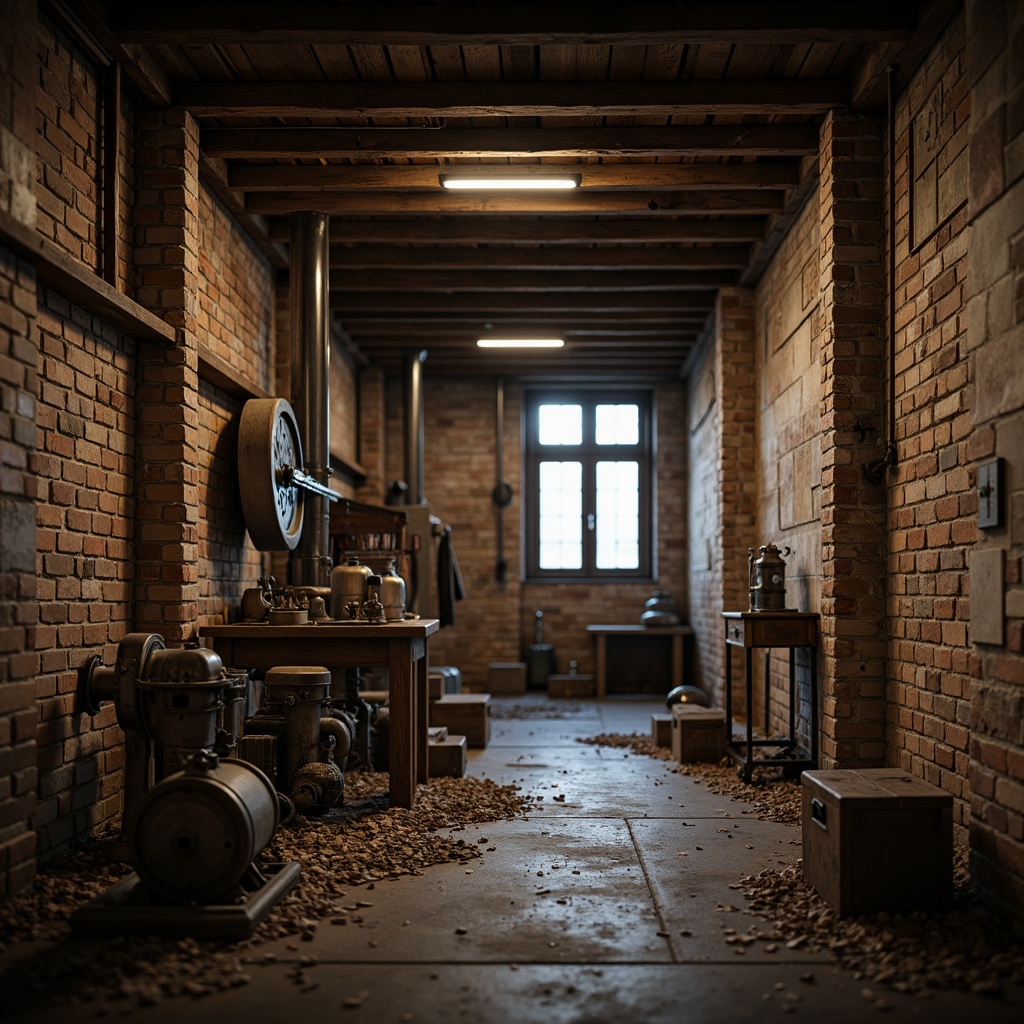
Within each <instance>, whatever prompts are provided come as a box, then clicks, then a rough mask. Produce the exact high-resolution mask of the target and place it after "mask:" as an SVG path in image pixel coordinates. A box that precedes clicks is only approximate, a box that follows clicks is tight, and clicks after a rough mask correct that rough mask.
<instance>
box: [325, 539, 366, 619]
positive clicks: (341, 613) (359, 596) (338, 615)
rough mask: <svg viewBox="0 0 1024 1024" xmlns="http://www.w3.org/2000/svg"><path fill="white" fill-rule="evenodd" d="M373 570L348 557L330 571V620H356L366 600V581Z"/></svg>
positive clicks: (352, 557) (354, 557)
mask: <svg viewBox="0 0 1024 1024" xmlns="http://www.w3.org/2000/svg"><path fill="white" fill-rule="evenodd" d="M372 573H373V570H371V569H370V568H369V566H366V565H363V564H362V563H361V562H360V561H359V559H358V558H357V557H356V556H355V555H350V556H349V557H348V560H347V561H346V562H345V563H344V564H343V565H336V566H335V567H334V568H333V569H332V570H331V618H332V619H358V618H359V617H360V616H361V614H362V608H363V602H364V601H365V600H366V579H367V577H368V576H371V575H372Z"/></svg>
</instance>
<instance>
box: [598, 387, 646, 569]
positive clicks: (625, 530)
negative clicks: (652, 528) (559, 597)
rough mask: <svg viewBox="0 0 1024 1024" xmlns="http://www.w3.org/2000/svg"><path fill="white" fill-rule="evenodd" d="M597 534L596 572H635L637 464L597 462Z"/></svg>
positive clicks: (637, 549) (637, 552)
mask: <svg viewBox="0 0 1024 1024" xmlns="http://www.w3.org/2000/svg"><path fill="white" fill-rule="evenodd" d="M634 408H635V407H634ZM596 534H597V537H596V544H597V551H596V565H597V568H598V569H636V568H638V567H639V565H640V466H639V463H636V462H599V463H598V464H597V528H596Z"/></svg>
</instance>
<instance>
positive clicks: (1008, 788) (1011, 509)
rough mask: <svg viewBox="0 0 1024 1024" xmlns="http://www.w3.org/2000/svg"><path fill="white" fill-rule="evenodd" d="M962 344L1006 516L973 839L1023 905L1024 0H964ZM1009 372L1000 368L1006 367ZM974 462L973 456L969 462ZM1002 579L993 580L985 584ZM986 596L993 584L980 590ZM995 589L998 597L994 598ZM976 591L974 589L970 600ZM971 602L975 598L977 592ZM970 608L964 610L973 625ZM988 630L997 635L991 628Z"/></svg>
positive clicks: (982, 547)
mask: <svg viewBox="0 0 1024 1024" xmlns="http://www.w3.org/2000/svg"><path fill="white" fill-rule="evenodd" d="M966 11H967V55H968V74H969V81H970V87H971V90H972V98H971V101H972V109H971V124H970V127H969V131H970V141H969V175H968V180H969V216H970V222H971V236H970V242H971V245H970V255H969V264H968V273H967V278H966V290H967V312H968V346H969V349H970V355H969V360H970V368H971V378H972V380H973V381H974V384H975V389H974V395H975V401H974V404H973V407H972V409H971V415H972V426H973V430H972V434H971V438H970V442H969V445H968V452H967V455H968V458H969V459H970V460H971V462H972V463H977V462H979V461H982V460H987V459H990V458H992V457H993V456H999V457H1001V458H1003V459H1004V461H1005V475H1004V483H1005V489H1006V491H1007V492H1008V493H1007V494H1006V495H1005V496H1004V505H1003V509H1004V516H1005V519H1004V522H1005V524H1006V525H1005V526H1003V527H1000V528H995V529H985V530H979V531H978V539H977V544H976V546H975V548H974V551H973V552H972V555H974V556H980V555H982V553H984V554H985V556H986V557H991V553H992V552H1001V555H997V557H999V558H1001V560H1002V563H1003V581H1002V592H1001V593H997V594H996V595H995V601H996V602H997V603H998V604H999V605H1001V608H1000V609H999V610H1000V611H1001V613H1002V614H1001V615H997V619H998V618H1001V619H1002V623H1001V625H1002V633H1003V639H1002V642H1001V643H999V642H981V641H980V640H979V639H976V640H975V642H974V654H973V657H972V659H971V665H970V668H971V675H972V687H971V730H972V734H971V750H970V756H971V763H970V788H971V845H972V851H973V857H972V865H973V869H974V876H975V878H976V880H977V881H978V883H979V884H980V885H981V886H982V888H983V889H984V890H985V891H986V892H987V893H989V895H990V896H991V897H992V899H994V900H998V901H1002V902H1005V903H1007V904H1009V905H1010V906H1011V907H1014V908H1015V909H1016V911H1017V913H1018V914H1020V913H1021V908H1022V907H1024V642H1022V632H1024V581H1022V578H1021V575H1022V571H1024V374H1022V373H1021V372H1020V366H1021V349H1022V342H1024V145H1022V143H1024V131H1022V129H1024V60H1022V57H1024V52H1022V47H1024V8H1022V7H1021V5H1020V4H1017V3H1013V2H985V3H982V2H978V0H969V2H968V3H967V5H966ZM1011 367H1012V368H1014V369H1015V372H1008V370H1009V369H1010V368H1011ZM973 468H974V467H973V466H972V469H973ZM992 585H993V586H994V587H995V588H996V590H997V591H998V589H999V582H998V580H996V581H994V583H993V584H992ZM986 596H987V598H988V601H989V603H990V607H991V602H992V600H993V595H991V594H989V595H986ZM1000 599H1001V600H1000ZM976 601H978V596H977V595H972V602H976ZM979 603H980V602H979ZM973 628H974V619H973V617H972V629H973ZM989 639H994V638H992V637H989Z"/></svg>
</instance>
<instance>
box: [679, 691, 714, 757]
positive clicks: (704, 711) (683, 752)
mask: <svg viewBox="0 0 1024 1024" xmlns="http://www.w3.org/2000/svg"><path fill="white" fill-rule="evenodd" d="M724 756H725V712H724V711H722V710H721V709H720V708H704V707H700V706H699V705H697V704H674V705H673V706H672V759H673V760H675V761H678V762H679V763H680V764H690V763H692V762H695V761H700V762H704V763H708V764H718V762H719V761H721V760H722V758H723V757H724Z"/></svg>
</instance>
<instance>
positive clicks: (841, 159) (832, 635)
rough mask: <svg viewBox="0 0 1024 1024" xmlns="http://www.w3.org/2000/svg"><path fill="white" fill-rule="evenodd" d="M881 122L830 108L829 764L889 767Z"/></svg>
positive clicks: (822, 203) (826, 338)
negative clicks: (877, 435)
mask: <svg viewBox="0 0 1024 1024" xmlns="http://www.w3.org/2000/svg"><path fill="white" fill-rule="evenodd" d="M880 129H881V125H880V123H879V122H878V121H877V120H876V119H873V118H869V117H857V116H852V115H845V114H838V113H836V112H835V111H833V112H832V113H830V114H829V115H828V116H827V117H826V118H825V121H824V123H823V124H822V128H821V148H820V168H821V184H820V187H819V215H820V218H821V227H820V235H819V245H820V254H821V264H820V273H821V315H822V349H821V375H822V376H821V379H822V406H821V431H822V433H821V522H822V544H823V549H822V593H821V664H822V714H821V724H822V730H821V731H822V737H821V754H822V762H823V764H824V765H826V766H838V767H847V768H853V767H856V766H858V765H873V764H874V765H877V764H882V763H884V761H885V710H886V709H885V656H886V629H887V623H886V617H885V612H886V605H885V597H886V577H885V542H886V533H885V489H884V488H883V487H881V486H875V485H873V484H871V483H870V482H869V481H868V479H867V478H866V477H865V476H864V471H863V468H862V467H863V464H864V463H865V462H867V461H868V460H869V459H870V458H871V457H872V456H875V455H877V452H878V445H877V442H876V443H873V444H870V443H866V439H865V440H864V441H862V440H861V433H860V431H859V430H858V429H857V424H858V422H859V423H861V424H865V423H868V424H875V425H876V427H877V428H878V429H880V428H881V420H882V415H883V408H884V406H883V401H884V381H885V363H884V346H883V338H884V326H885V325H884V310H885V301H884V296H885V291H884V283H883V276H882V274H883V252H884V250H883V238H882V233H883V226H884V218H883V205H882V142H881V133H880Z"/></svg>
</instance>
